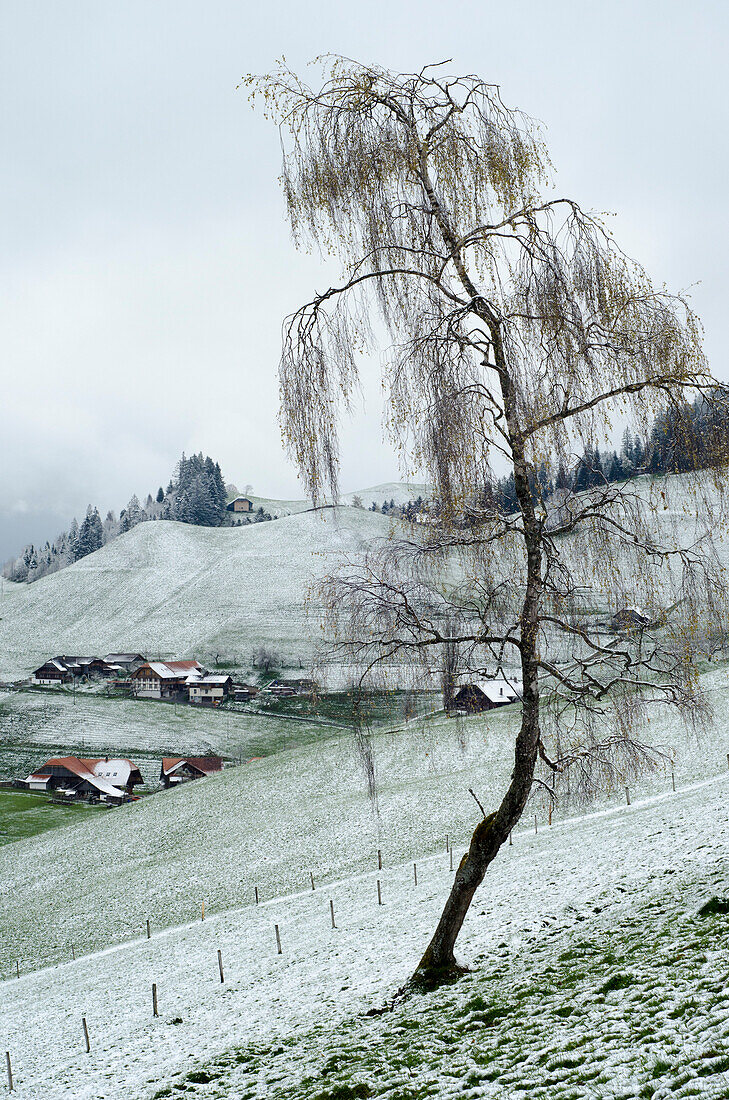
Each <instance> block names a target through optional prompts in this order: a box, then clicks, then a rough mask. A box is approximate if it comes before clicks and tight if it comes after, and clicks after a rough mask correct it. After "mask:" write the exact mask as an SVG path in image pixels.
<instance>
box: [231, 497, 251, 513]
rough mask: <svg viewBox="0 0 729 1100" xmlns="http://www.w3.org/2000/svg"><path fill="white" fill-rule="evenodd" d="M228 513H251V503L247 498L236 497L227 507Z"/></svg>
mask: <svg viewBox="0 0 729 1100" xmlns="http://www.w3.org/2000/svg"><path fill="white" fill-rule="evenodd" d="M227 508H228V511H229V512H252V511H253V501H252V500H250V499H249V498H248V497H236V498H235V500H231V502H230V504H228V505H227Z"/></svg>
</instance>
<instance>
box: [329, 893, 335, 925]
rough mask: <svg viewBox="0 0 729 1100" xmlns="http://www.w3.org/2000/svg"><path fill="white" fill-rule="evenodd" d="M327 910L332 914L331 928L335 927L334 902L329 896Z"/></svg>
mask: <svg viewBox="0 0 729 1100" xmlns="http://www.w3.org/2000/svg"><path fill="white" fill-rule="evenodd" d="M329 910H330V912H331V914H332V928H336V927H337V926H336V924H335V923H334V902H333V901H332V899H331V898H330V899H329Z"/></svg>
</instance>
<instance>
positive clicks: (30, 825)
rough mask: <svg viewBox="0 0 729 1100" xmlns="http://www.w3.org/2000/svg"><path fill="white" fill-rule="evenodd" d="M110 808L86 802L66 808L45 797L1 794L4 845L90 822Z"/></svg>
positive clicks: (10, 792)
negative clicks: (88, 820)
mask: <svg viewBox="0 0 729 1100" xmlns="http://www.w3.org/2000/svg"><path fill="white" fill-rule="evenodd" d="M108 808H109V807H106V806H103V807H101V806H90V805H89V804H88V803H86V802H80V803H79V802H69V803H66V804H64V805H62V804H60V803H58V802H52V801H51V799H50V798H49V797H48V796H47V795H44V794H35V793H31V792H29V791H14V790H0V844H10V843H11V842H12V841H14V840H23V839H24V838H25V837H28V836H37V835H38V834H39V833H44V832H46V830H47V829H57V828H58V827H59V826H61V825H71V824H73V823H74V822H75V821H79V820H83V819H84V818H88V816H89V814H91V813H102V812H103V811H104V810H107V809H108Z"/></svg>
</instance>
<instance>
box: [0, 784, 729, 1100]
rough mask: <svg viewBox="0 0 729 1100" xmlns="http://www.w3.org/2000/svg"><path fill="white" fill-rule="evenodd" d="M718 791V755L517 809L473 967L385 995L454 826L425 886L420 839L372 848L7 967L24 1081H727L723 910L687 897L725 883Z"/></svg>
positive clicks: (353, 1089)
mask: <svg viewBox="0 0 729 1100" xmlns="http://www.w3.org/2000/svg"><path fill="white" fill-rule="evenodd" d="M728 794H729V776H727V775H725V774H721V775H719V776H717V777H716V778H714V779H709V780H704V781H703V782H701V783H697V784H693V785H690V786H688V787H687V788H685V789H683V790H682V789H679V790H678V791H677V792H676V793H675V794H673V793H672V792H670V791H669V792H666V793H665V794H663V795H659V796H657V797H654V798H651V799H646V800H644V801H641V802H639V803H634V804H633V805H632V806H631V807H630V808H628V807H621V808H617V809H614V810H611V811H603V812H601V813H597V814H594V815H591V816H589V817H585V818H582V819H573V820H568V821H565V822H563V823H561V824H557V825H553V826H552V828H545V829H543V830H541V831H540V832H539V834H538V835H533V834H530V833H529V832H528V831H526V830H522V831H519V832H518V833H517V834H516V835H515V838H514V844H513V846H512V847H508V846H507V847H506V848H504V849H502V851H501V853H500V854H499V857H498V858H497V860H496V862H495V863H494V865H493V866H492V868H491V869H490V870H489V872H488V877H487V881H486V883H485V884H484V886H482V888H481V890H480V891H479V894H478V895H477V899H476V904H475V905H474V907H473V909H472V911H471V913H470V914H469V916H468V918H467V921H466V924H465V926H464V931H463V934H462V938H461V940H460V944H459V947H460V954H461V956H462V957H463V958H464V959H465V960H467V961H469V962H471V963H472V964H473V965H474V966H475V967H477V970H476V971H475V972H474V973H473V974H471V975H470V976H469V977H468V978H466V979H465V980H464V981H463V982H460V983H458V984H457V985H456V986H454V987H451V988H448V989H446V990H441V991H440V992H438V993H435V994H431V995H429V996H427V997H424V996H422V995H421V996H413V997H411V998H410V999H408V1000H407V1001H405V1002H404V1003H403V1004H402V1005H401V1006H399V1007H398V1008H397V1009H396V1010H395V1012H394V1013H393V1014H392V1015H390V1014H389V1013H388V1014H385V1015H383V1016H379V1017H374V1018H373V1017H365V1016H364V1015H363V1013H364V1012H365V1011H366V1010H368V1009H369V1008H372V1007H377V1006H380V1005H383V1004H384V1002H385V1001H386V1000H387V999H388V998H390V997H391V996H392V995H393V994H394V992H395V991H396V990H397V989H398V988H399V987H400V986H401V985H402V984H403V983H404V982H405V980H406V979H407V978H408V976H409V974H410V973H411V971H412V970H413V968H414V966H415V965H416V963H417V959H418V956H419V952H420V951H421V950H422V948H423V946H424V944H425V943H426V942H427V937H428V934H429V932H430V931H431V930H432V928H433V925H434V921H435V919H436V917H437V914H438V912H439V909H440V907H441V905H442V901H443V897H444V893H445V891H446V889H447V887H448V884H449V882H450V879H451V874H450V871H449V866H448V857H447V856H446V854H445V852H444V851H443V850H441V851H440V852H438V853H437V854H430V855H418V858H417V863H418V885H417V887H416V886H415V884H414V875H413V867H412V861H411V860H410V859H408V860H407V861H398V862H395V863H392V862H391V861H390V860H389V859H386V862H385V866H384V868H383V870H382V871H381V872H378V871H377V870H376V869H375V868H376V863H375V861H374V859H373V858H372V857H373V853H368V855H369V860H368V862H369V864H370V869H369V870H365V871H364V872H361V873H359V874H355V875H351V876H349V877H348V878H346V879H343V880H339V881H332V882H330V883H328V884H327V885H326V886H325V887H323V886H322V885H321V884H319V885H317V889H316V890H315V891H312V890H311V889H310V888H309V887H307V886H306V885H305V884H304V886H303V888H302V889H301V890H300V891H298V892H297V893H295V894H292V895H289V896H286V897H279V898H276V899H274V900H270V901H269V900H264V901H263V903H262V904H261V905H259V906H258V907H256V906H247V907H245V908H242V909H240V910H238V911H231V912H228V913H225V914H220V915H212V916H211V915H208V916H206V919H205V921H204V922H203V921H202V920H201V919H197V920H194V921H191V922H190V923H189V924H188V925H187V926H185V927H180V928H176V929H170V930H167V931H163V932H159V931H158V930H157V928H156V927H155V926H153V931H154V935H153V936H152V939H151V940H149V941H147V940H146V938H139V939H137V940H136V941H135V942H132V943H127V944H124V945H122V946H119V947H116V948H113V949H110V950H107V951H106V952H102V953H98V954H95V955H92V956H88V957H86V958H82V959H79V960H76V961H75V962H74V961H67V962H65V963H63V964H62V965H59V966H55V967H52V968H49V969H44V970H40V971H38V972H37V973H35V974H31V975H28V976H23V977H21V978H20V979H19V980H17V979H16V980H9V981H7V982H6V983H4V985H3V990H2V992H3V1009H2V1039H3V1041H4V1044H5V1047H4V1049H8V1050H9V1051H10V1052H11V1058H12V1060H13V1067H14V1073H15V1079H16V1088H17V1094H18V1096H19V1097H27V1098H37V1100H55V1098H60V1097H74V1098H78V1100H86V1098H88V1100H91V1098H92V1097H93V1098H98V1100H101V1098H114V1100H116V1098H118V1097H120V1096H124V1097H129V1098H135V1097H139V1098H146V1097H152V1096H169V1095H172V1096H181V1095H200V1096H206V1097H212V1096H215V1097H223V1096H230V1097H236V1098H243V1097H284V1096H285V1097H294V1096H295V1097H301V1098H303V1097H319V1098H321V1100H324V1098H331V1097H336V1096H339V1097H356V1096H374V1095H378V1096H389V1097H392V1098H394V1097H401V1098H404V1097H408V1098H411V1097H412V1098H414V1097H416V1096H428V1095H433V1096H456V1095H457V1096H464V1095H465V1096H474V1097H475V1096H494V1097H513V1096H517V1095H528V1096H529V1097H534V1096H539V1097H550V1098H552V1097H560V1098H567V1097H573V1098H577V1097H586V1096H595V1097H598V1096H599V1097H623V1098H626V1100H627V1098H628V1097H637V1096H654V1097H665V1096H669V1095H670V1096H676V1095H679V1096H687V1095H700V1096H707V1097H709V1096H711V1097H714V1096H716V1097H718V1096H726V1095H727V1088H728V1086H729V1078H727V1076H726V1071H727V1068H729V1061H728V1060H727V1058H726V1056H725V1055H726V1042H727V1039H728V1038H729V1023H728V1021H729V994H728V993H727V992H726V980H727V976H728V974H727V971H728V967H727V956H726V948H727V946H729V937H728V936H727V921H726V917H721V916H719V917H712V916H706V917H699V916H698V915H697V911H698V909H699V907H700V905H701V904H702V903H704V902H705V901H706V900H707V899H708V898H710V897H711V896H712V894H714V893H721V892H722V891H724V892H726V888H727V870H728V861H727V854H726V852H727V843H728V842H729V824H728V822H727V812H726V799H727V795H728ZM41 839H42V838H41ZM458 854H460V850H459V853H458ZM119 870H120V873H123V866H121V865H120V868H119ZM303 870H304V868H303V867H302V872H303ZM378 878H379V880H380V881H381V884H382V898H383V904H382V905H378V902H377V890H376V880H377V879H378ZM330 899H331V900H332V901H333V903H334V913H335V920H336V928H332V927H331V919H330V908H329V901H330ZM97 900H100V899H97ZM103 902H104V904H108V900H107V899H103ZM276 924H278V926H279V929H280V935H281V942H282V948H283V953H282V954H280V955H279V954H278V953H277V950H276V940H275V928H274V926H275V925H276ZM218 950H220V951H221V952H222V959H223V964H224V970H225V982H224V983H221V982H220V977H219V972H218V960H217V952H218ZM152 982H155V983H156V985H157V990H158V998H159V1010H160V1016H159V1018H157V1019H155V1018H153V1016H152V1001H151V986H152ZM82 1016H85V1017H86V1019H87V1021H88V1026H89V1032H90V1037H91V1045H92V1049H91V1053H90V1054H86V1052H85V1049H84V1044H83V1033H82V1023H81V1017H82ZM646 1085H647V1086H648V1091H646ZM690 1086H693V1088H691V1087H690ZM335 1090H338V1091H335ZM641 1090H642V1091H641Z"/></svg>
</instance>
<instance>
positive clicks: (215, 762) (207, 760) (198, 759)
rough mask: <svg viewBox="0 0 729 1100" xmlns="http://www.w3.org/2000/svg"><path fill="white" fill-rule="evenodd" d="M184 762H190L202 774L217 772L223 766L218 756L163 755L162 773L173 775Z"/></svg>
mask: <svg viewBox="0 0 729 1100" xmlns="http://www.w3.org/2000/svg"><path fill="white" fill-rule="evenodd" d="M184 764H190V766H191V767H193V768H195V769H196V770H197V771H199V772H202V773H203V774H204V775H207V774H208V773H209V772H219V771H221V770H222V767H223V761H222V759H221V757H219V756H164V757H163V758H162V772H163V774H164V775H173V774H174V773H175V772H176V771H177V770H178V769H179V768H181V767H182V766H183V765H184Z"/></svg>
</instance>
